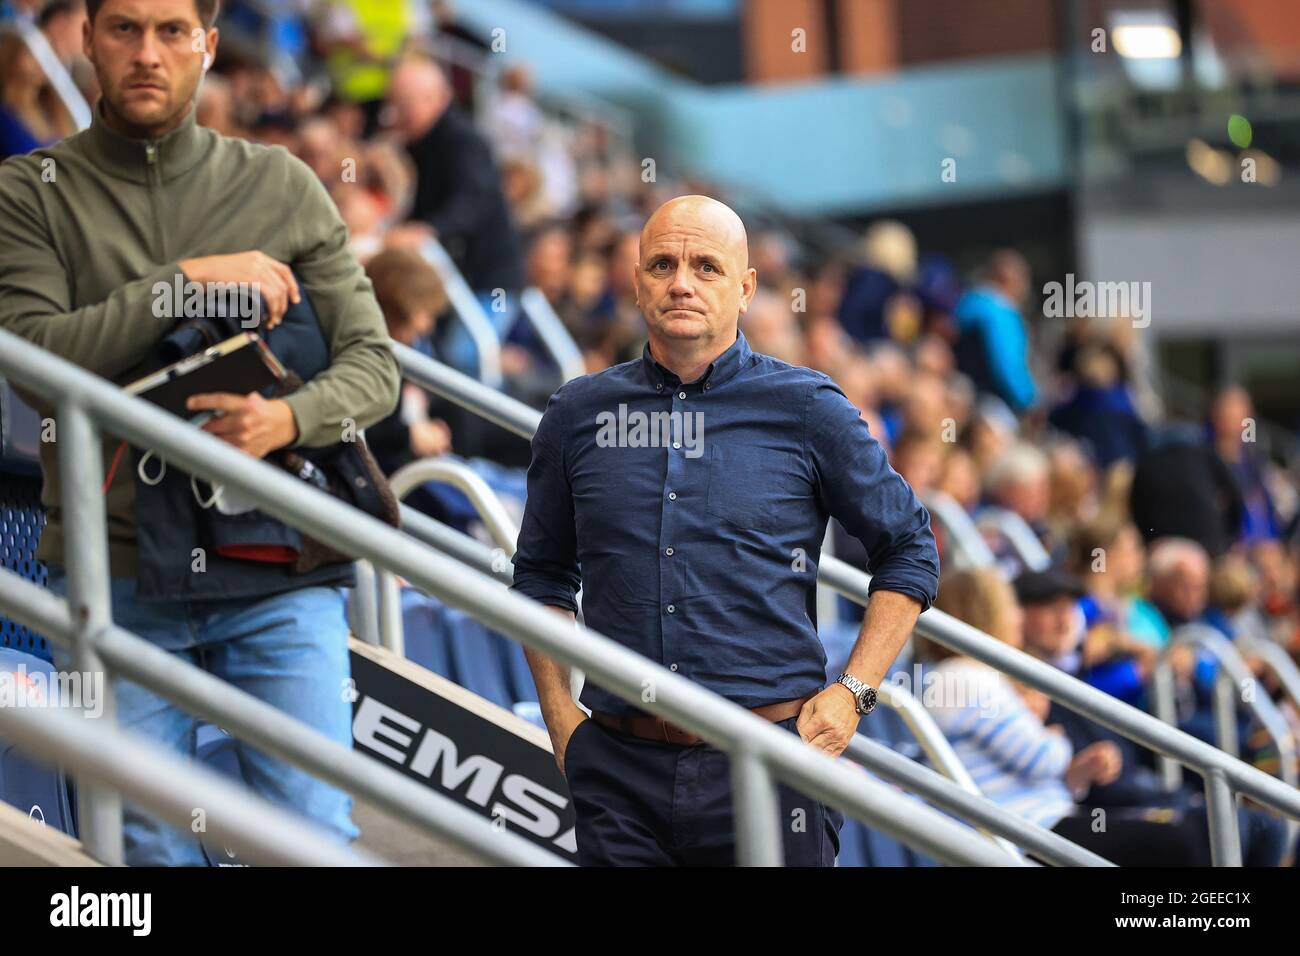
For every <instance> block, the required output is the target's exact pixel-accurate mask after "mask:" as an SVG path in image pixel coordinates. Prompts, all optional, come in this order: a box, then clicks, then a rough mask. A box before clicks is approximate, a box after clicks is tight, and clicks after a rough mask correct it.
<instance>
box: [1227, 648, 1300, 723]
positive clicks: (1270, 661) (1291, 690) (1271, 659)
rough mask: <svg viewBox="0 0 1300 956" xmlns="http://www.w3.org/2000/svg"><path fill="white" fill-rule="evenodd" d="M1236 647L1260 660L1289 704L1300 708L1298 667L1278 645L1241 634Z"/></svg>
mask: <svg viewBox="0 0 1300 956" xmlns="http://www.w3.org/2000/svg"><path fill="white" fill-rule="evenodd" d="M1236 643H1237V645H1238V646H1239V647H1240V648H1241V649H1242V650H1243V651H1244V652H1245V653H1247V654H1253V655H1255V656H1256V657H1258V658H1259V659H1260V660H1262V661H1263V662H1264V664H1265V666H1267V667H1268V669H1269V670H1271V671H1272V672H1273V675H1274V676H1275V677H1276V678H1277V680H1278V683H1279V684H1281V685H1282V690H1283V692H1284V693H1285V694H1286V695H1287V696H1288V697H1290V698H1291V703H1292V704H1294V705H1295V706H1296V707H1297V708H1300V666H1297V665H1296V662H1295V661H1293V660H1292V659H1291V655H1290V654H1288V653H1287V652H1286V651H1285V650H1284V649H1283V648H1282V647H1281V645H1279V644H1275V643H1273V641H1270V640H1269V639H1268V638H1266V637H1254V636H1252V635H1248V634H1243V635H1241V636H1240V637H1238V638H1237V640H1236Z"/></svg>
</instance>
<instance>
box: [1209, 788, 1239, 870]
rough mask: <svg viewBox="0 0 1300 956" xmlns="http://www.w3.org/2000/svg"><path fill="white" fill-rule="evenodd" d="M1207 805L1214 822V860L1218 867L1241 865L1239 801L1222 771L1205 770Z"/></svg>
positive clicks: (1212, 857) (1212, 848) (1212, 844)
mask: <svg viewBox="0 0 1300 956" xmlns="http://www.w3.org/2000/svg"><path fill="white" fill-rule="evenodd" d="M1205 806H1206V810H1207V811H1208V812H1207V814H1206V816H1207V817H1208V819H1209V823H1210V859H1211V861H1212V862H1213V864H1214V865H1215V866H1241V834H1240V833H1239V832H1238V830H1237V800H1236V797H1234V796H1233V793H1232V787H1230V786H1229V785H1228V778H1227V777H1226V776H1225V775H1224V773H1223V771H1222V770H1216V769H1213V768H1209V769H1207V770H1206V771H1205Z"/></svg>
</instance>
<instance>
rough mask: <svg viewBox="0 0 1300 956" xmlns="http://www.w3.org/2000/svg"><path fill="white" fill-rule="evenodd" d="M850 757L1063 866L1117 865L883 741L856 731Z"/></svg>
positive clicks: (909, 789) (928, 801)
mask: <svg viewBox="0 0 1300 956" xmlns="http://www.w3.org/2000/svg"><path fill="white" fill-rule="evenodd" d="M844 756H846V757H848V758H849V759H850V760H853V761H854V762H855V763H859V764H861V765H862V766H864V767H866V768H867V769H868V770H870V771H871V772H872V773H875V774H877V775H879V776H881V777H883V778H884V779H886V780H888V781H890V782H891V783H893V784H896V785H897V786H899V787H902V788H903V789H904V790H907V791H909V792H911V793H914V794H916V795H917V796H919V797H921V798H922V799H923V800H925V801H926V802H927V803H929V804H932V805H933V806H936V807H938V808H939V809H941V810H946V811H948V812H949V813H951V814H953V815H955V816H958V817H961V818H962V819H963V820H966V821H967V822H969V823H970V824H971V825H972V826H976V827H979V828H980V829H982V830H987V831H988V832H989V833H994V834H997V835H998V837H999V838H1001V839H1004V840H1006V841H1008V842H1010V843H1012V844H1013V845H1016V846H1019V847H1022V848H1023V849H1025V850H1028V851H1029V852H1031V853H1033V854H1035V855H1036V856H1038V857H1040V858H1041V859H1043V860H1044V861H1045V862H1047V863H1053V864H1055V865H1057V866H1114V865H1115V864H1113V863H1111V862H1110V861H1109V860H1107V859H1105V858H1104V857H1100V856H1098V855H1097V854H1096V853H1093V852H1092V851H1091V850H1087V849H1084V848H1083V847H1081V846H1079V845H1078V844H1077V843H1072V842H1070V841H1069V840H1067V839H1065V837H1063V836H1061V835H1060V834H1059V833H1053V832H1052V831H1051V830H1048V829H1047V828H1046V827H1041V826H1038V825H1037V824H1035V823H1030V822H1029V821H1028V820H1026V819H1025V818H1024V817H1021V816H1018V815H1017V814H1015V813H1012V812H1011V811H1010V810H1007V809H1006V808H1005V807H1001V806H999V805H998V804H996V803H994V802H993V801H992V800H990V799H989V798H988V797H985V796H983V795H982V794H980V793H979V792H978V791H976V792H975V793H971V792H970V791H969V790H967V789H966V788H965V787H963V786H961V785H960V784H958V783H956V782H955V781H953V780H950V779H949V778H948V777H945V776H944V775H943V774H941V773H939V772H938V771H936V770H933V769H931V768H930V767H927V766H925V765H924V764H920V763H917V762H916V761H915V760H910V759H908V758H907V757H904V756H903V755H902V754H900V753H895V752H894V751H893V750H891V749H889V747H887V746H885V745H884V744H883V743H881V742H880V741H878V740H872V739H871V738H870V737H867V736H864V735H863V734H854V735H853V739H852V740H851V741H850V742H849V745H848V747H847V748H845V750H844Z"/></svg>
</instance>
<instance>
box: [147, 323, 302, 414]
mask: <svg viewBox="0 0 1300 956" xmlns="http://www.w3.org/2000/svg"><path fill="white" fill-rule="evenodd" d="M285 374H286V373H285V368H284V366H283V365H281V364H280V360H279V359H277V358H276V357H275V355H274V354H273V353H272V352H271V350H270V349H269V348H267V346H266V343H265V342H263V341H262V338H261V336H259V335H258V334H257V333H256V332H242V333H240V334H239V335H236V336H233V337H232V338H229V339H226V340H225V341H224V342H219V343H217V344H216V345H214V346H212V347H211V348H209V349H205V350H204V351H202V352H197V353H195V354H194V355H191V356H189V357H188V358H183V359H181V360H180V361H179V362H176V363H175V364H173V365H168V366H167V367H166V368H163V369H159V370H158V371H157V372H154V373H153V374H151V375H146V376H145V377H144V378H140V379H136V380H135V381H134V382H132V383H131V384H129V385H127V386H125V387H124V388H123V391H125V392H127V393H128V394H131V395H136V396H139V397H140V398H143V399H145V400H146V401H150V402H153V403H154V404H155V405H158V406H159V407H161V408H165V409H167V411H169V412H171V413H172V414H173V415H179V416H181V417H182V418H190V417H192V416H194V415H196V414H198V413H197V412H193V411H190V410H188V409H186V407H185V402H186V400H187V399H188V398H189V397H190V396H191V395H199V394H204V393H207V392H234V393H237V394H239V395H246V394H248V393H249V392H260V391H262V389H264V388H266V387H268V386H270V385H275V384H276V383H277V382H279V381H281V380H282V379H283V378H284V377H285Z"/></svg>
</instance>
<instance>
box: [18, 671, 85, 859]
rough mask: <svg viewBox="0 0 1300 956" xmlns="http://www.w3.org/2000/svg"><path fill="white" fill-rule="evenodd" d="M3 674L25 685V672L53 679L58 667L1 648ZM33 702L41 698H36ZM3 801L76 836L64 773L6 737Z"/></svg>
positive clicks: (47, 824)
mask: <svg viewBox="0 0 1300 956" xmlns="http://www.w3.org/2000/svg"><path fill="white" fill-rule="evenodd" d="M0 673H4V674H8V675H13V676H11V677H9V678H7V680H10V681H14V682H15V684H16V685H17V686H19V687H21V684H20V683H19V682H20V681H21V675H24V674H26V675H32V674H39V675H43V676H44V677H45V678H46V679H49V678H51V677H53V675H54V666H53V665H52V664H50V663H49V662H48V661H43V660H41V659H40V658H38V657H33V656H32V655H31V654H25V653H23V652H21V651H15V650H13V649H12V648H7V647H0ZM20 692H21V690H20ZM30 703H33V704H36V703H39V701H37V700H34V699H33V700H31V701H30ZM0 800H3V801H4V802H5V803H7V804H9V805H10V806H13V807H16V808H17V809H19V810H21V811H22V812H23V813H26V814H27V815H28V816H30V817H32V818H33V819H37V820H42V821H44V822H45V824H46V826H51V827H54V828H55V829H56V830H61V831H62V832H64V833H66V834H68V835H69V836H72V837H75V836H76V835H77V832H76V829H77V828H76V821H75V820H74V819H73V814H72V804H71V802H70V801H69V799H68V783H67V779H66V778H65V777H64V776H63V772H62V771H60V770H59V769H58V768H57V767H53V766H50V765H48V764H44V763H41V762H40V761H39V760H36V759H33V758H32V757H31V756H30V755H29V754H26V753H22V752H20V751H19V750H18V749H17V748H16V747H14V746H13V745H12V744H11V743H10V742H9V741H7V740H4V739H0Z"/></svg>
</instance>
